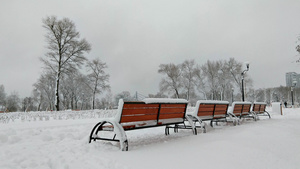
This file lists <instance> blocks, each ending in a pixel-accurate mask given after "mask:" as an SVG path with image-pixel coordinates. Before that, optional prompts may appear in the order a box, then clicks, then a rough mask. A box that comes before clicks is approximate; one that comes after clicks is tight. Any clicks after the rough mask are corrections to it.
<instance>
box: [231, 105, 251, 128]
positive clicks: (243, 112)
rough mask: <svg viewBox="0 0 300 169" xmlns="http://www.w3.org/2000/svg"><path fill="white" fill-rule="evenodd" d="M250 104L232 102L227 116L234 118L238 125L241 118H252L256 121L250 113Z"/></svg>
mask: <svg viewBox="0 0 300 169" xmlns="http://www.w3.org/2000/svg"><path fill="white" fill-rule="evenodd" d="M251 105H252V103H251V102H233V103H232V108H231V110H230V111H228V115H229V116H231V117H233V118H235V119H236V121H237V122H238V124H240V119H241V118H252V119H254V120H255V121H256V114H254V113H253V112H252V111H251Z"/></svg>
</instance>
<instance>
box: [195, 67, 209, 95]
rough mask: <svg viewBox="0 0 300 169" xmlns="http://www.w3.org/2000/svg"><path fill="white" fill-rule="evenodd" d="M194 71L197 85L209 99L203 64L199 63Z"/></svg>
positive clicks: (198, 89) (199, 90)
mask: <svg viewBox="0 0 300 169" xmlns="http://www.w3.org/2000/svg"><path fill="white" fill-rule="evenodd" d="M194 71H195V80H194V83H195V87H196V89H197V91H198V92H200V93H202V94H203V96H204V99H205V100H207V96H206V91H205V90H206V89H205V83H204V75H203V74H202V69H201V66H199V65H197V66H196V68H195V70H194Z"/></svg>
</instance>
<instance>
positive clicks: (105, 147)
mask: <svg viewBox="0 0 300 169" xmlns="http://www.w3.org/2000/svg"><path fill="white" fill-rule="evenodd" d="M283 112H284V116H281V115H279V114H275V113H272V112H271V110H270V114H271V116H272V119H267V118H261V120H259V121H257V122H254V121H244V122H243V123H242V124H241V125H239V126H232V125H224V126H218V127H216V128H210V127H208V131H207V133H199V134H198V135H193V134H192V132H191V131H189V130H179V133H173V132H170V135H169V136H165V134H164V128H163V127H158V128H151V129H142V130H135V131H128V132H126V134H127V138H128V141H129V151H127V152H122V151H120V149H119V144H118V143H115V142H113V143H111V142H104V141H96V142H92V143H91V144H88V137H89V134H90V131H91V129H92V128H93V126H94V125H95V124H96V123H97V122H98V121H99V119H100V118H103V117H109V116H112V115H113V114H114V113H115V112H109V111H107V112H103V111H101V112H97V111H96V112H59V114H58V113H55V112H52V113H49V112H48V113H27V114H25V113H15V114H14V121H11V120H10V121H8V122H7V120H5V118H3V117H2V119H0V120H1V123H0V150H1V151H0V168H1V169H19V168H28V169H50V168H51V169H92V168H97V169H102V168H103V169H115V168H116V169H122V168H126V169H141V168H143V169H154V168H158V169H168V168H172V169H182V168H185V169H194V168H205V169H210V168H212V169H214V168H219V169H221V168H230V169H237V168H238V169H240V168H243V169H245V168H249V169H253V168H263V169H266V168H270V169H277V168H278V169H283V168H288V169H299V168H300V109H283ZM76 113H77V114H76ZM4 122H6V123H4Z"/></svg>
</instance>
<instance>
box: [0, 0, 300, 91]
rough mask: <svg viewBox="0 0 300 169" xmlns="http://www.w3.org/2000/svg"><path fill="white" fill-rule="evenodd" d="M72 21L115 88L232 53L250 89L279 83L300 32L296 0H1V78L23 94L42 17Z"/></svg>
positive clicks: (152, 87)
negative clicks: (165, 68) (170, 66)
mask: <svg viewBox="0 0 300 169" xmlns="http://www.w3.org/2000/svg"><path fill="white" fill-rule="evenodd" d="M51 15H55V16H57V17H58V18H62V17H68V18H70V19H71V20H72V21H74V22H75V24H76V26H77V30H78V31H79V32H80V33H81V37H82V38H86V39H87V41H88V42H90V43H91V44H92V51H91V52H90V53H89V54H87V55H86V56H87V58H89V59H92V58H95V57H100V59H101V60H102V61H104V62H106V63H107V65H108V67H109V68H108V69H107V72H108V73H109V74H110V85H111V87H112V91H113V93H114V94H117V93H119V92H121V91H130V92H132V93H133V92H135V91H138V92H139V93H141V94H144V95H147V94H149V93H153V94H155V93H157V92H158V90H159V89H158V85H159V82H160V80H161V78H162V76H161V75H160V74H158V72H157V70H158V66H159V64H166V63H175V64H178V63H182V62H183V61H184V60H186V59H195V60H196V62H197V63H198V64H200V65H202V64H204V63H205V62H206V61H207V60H208V59H210V60H219V59H226V60H227V59H229V58H230V57H234V58H235V59H236V60H238V61H240V62H246V61H249V62H250V71H249V72H247V73H248V74H249V75H250V76H251V77H252V79H253V81H254V87H255V88H266V87H277V86H279V85H285V73H286V72H290V71H295V72H298V73H300V71H298V70H299V65H297V64H296V63H294V61H295V60H296V58H297V57H299V55H298V54H297V53H296V51H295V46H296V40H297V37H298V36H299V35H300V22H299V16H300V1H299V0H245V1H241V0H226V1H224V0H213V1H211V0H156V1H149V0H122V1H111V0H76V1H73V0H64V1H61V0H43V1H40V0H26V1H24V0H1V5H0V21H1V22H0V84H3V85H4V86H5V90H6V93H7V94H10V93H11V92H12V91H17V92H18V93H19V94H20V96H21V97H26V96H30V94H31V91H32V89H33V87H32V84H33V83H35V82H36V80H37V79H38V78H39V76H40V74H41V72H42V66H43V65H42V63H41V62H40V61H39V57H41V56H43V55H44V54H45V53H46V48H45V47H46V45H47V44H46V42H45V38H44V35H45V34H46V31H45V30H44V28H43V27H42V18H45V17H46V16H51Z"/></svg>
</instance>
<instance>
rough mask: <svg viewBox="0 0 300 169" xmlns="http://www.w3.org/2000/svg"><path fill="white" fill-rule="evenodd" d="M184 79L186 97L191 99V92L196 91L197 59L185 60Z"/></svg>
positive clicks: (183, 65)
mask: <svg viewBox="0 0 300 169" xmlns="http://www.w3.org/2000/svg"><path fill="white" fill-rule="evenodd" d="M181 66H182V67H181V68H182V79H183V87H184V90H185V92H186V99H187V100H190V97H191V93H194V89H195V80H196V79H195V78H196V73H198V72H196V71H197V70H196V64H195V60H185V61H184V62H183V63H182V65H181Z"/></svg>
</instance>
